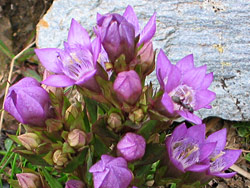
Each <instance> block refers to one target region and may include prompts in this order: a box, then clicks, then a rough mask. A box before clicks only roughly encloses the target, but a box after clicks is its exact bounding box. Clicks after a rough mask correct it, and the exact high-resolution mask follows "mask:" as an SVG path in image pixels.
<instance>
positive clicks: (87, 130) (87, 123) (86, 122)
mask: <svg viewBox="0 0 250 188" xmlns="http://www.w3.org/2000/svg"><path fill="white" fill-rule="evenodd" d="M85 107H86V106H85ZM83 122H84V128H85V129H84V130H85V131H86V132H87V133H89V132H90V125H89V118H88V115H87V108H84V110H83Z"/></svg>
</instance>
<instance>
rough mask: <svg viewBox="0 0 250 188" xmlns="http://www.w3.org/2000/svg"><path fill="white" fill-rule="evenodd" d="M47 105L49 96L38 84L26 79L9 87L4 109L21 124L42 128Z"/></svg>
mask: <svg viewBox="0 0 250 188" xmlns="http://www.w3.org/2000/svg"><path fill="white" fill-rule="evenodd" d="M49 103H50V99H49V94H48V93H47V92H46V91H45V90H44V89H43V88H42V87H41V86H40V84H39V82H37V81H36V80H35V79H34V78H29V77H26V78H23V79H22V80H20V81H19V82H17V83H16V84H14V85H13V86H11V87H10V89H9V93H8V95H7V97H6V100H5V102H4V109H5V110H6V111H7V112H9V113H10V114H11V115H12V116H14V117H15V118H16V119H17V120H18V121H19V122H21V123H23V124H29V125H34V126H44V125H45V120H46V119H47V117H48V115H49V113H48V111H49Z"/></svg>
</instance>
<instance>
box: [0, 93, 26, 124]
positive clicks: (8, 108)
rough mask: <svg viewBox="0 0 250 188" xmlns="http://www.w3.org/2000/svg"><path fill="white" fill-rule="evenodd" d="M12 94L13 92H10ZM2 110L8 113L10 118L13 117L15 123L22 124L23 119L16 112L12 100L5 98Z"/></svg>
mask: <svg viewBox="0 0 250 188" xmlns="http://www.w3.org/2000/svg"><path fill="white" fill-rule="evenodd" d="M12 92H15V91H12ZM14 94H15V93H14ZM4 110H5V111H7V112H9V113H10V114H11V115H12V116H14V117H15V118H16V120H17V121H19V122H21V123H24V121H23V118H22V117H21V115H20V114H19V112H18V111H17V109H16V106H15V104H14V102H13V100H12V98H10V97H7V98H6V100H5V102H4Z"/></svg>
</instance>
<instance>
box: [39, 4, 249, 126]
mask: <svg viewBox="0 0 250 188" xmlns="http://www.w3.org/2000/svg"><path fill="white" fill-rule="evenodd" d="M128 4H130V5H131V6H133V7H134V10H135V12H136V14H137V16H138V18H139V20H140V21H141V27H143V26H144V25H145V23H146V22H147V21H148V20H149V18H150V16H151V15H152V14H153V13H154V12H155V11H156V12H157V32H156V35H155V37H154V39H153V41H154V46H155V48H157V49H160V48H163V49H164V51H165V52H166V54H167V55H168V57H169V59H170V60H171V61H172V62H177V61H178V60H179V59H181V58H182V57H184V56H185V55H188V54H190V53H193V54H194V58H195V65H196V66H201V65H204V64H207V67H208V71H209V72H210V71H213V72H214V76H215V79H214V82H213V84H212V85H211V90H213V91H214V92H216V94H217V99H216V100H215V101H214V102H213V103H212V106H213V108H212V109H211V110H206V109H204V110H200V111H199V112H198V114H199V115H200V116H202V118H205V117H208V116H217V117H221V118H224V119H228V120H241V121H249V120H250V107H249V104H250V97H249V90H250V78H249V77H250V66H249V65H248V63H249V60H250V56H249V55H250V45H249V44H250V2H249V0H217V1H214V0H171V1H170V0H141V1H134V0H127V1H121V0H103V1H101V0H84V1H82V0H57V1H54V3H53V5H52V7H51V8H50V10H49V11H48V13H47V14H46V15H45V16H44V17H43V19H42V20H41V21H40V23H39V24H38V26H37V31H38V35H37V45H38V46H39V47H40V48H45V47H62V44H63V43H62V42H63V41H64V40H66V38H67V30H68V28H69V26H70V21H71V18H75V19H76V20H77V21H79V22H80V23H81V24H82V25H83V27H85V28H86V29H87V30H88V31H89V32H92V31H91V30H92V28H93V26H95V23H96V13H97V12H99V13H101V14H104V13H108V12H118V13H123V11H124V10H125V8H126V6H127V5H128ZM92 34H93V33H92ZM149 80H150V81H152V82H153V84H154V86H155V87H158V82H157V79H156V76H155V73H152V74H151V75H150V76H149Z"/></svg>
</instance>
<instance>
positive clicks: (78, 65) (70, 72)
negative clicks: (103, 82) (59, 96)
mask: <svg viewBox="0 0 250 188" xmlns="http://www.w3.org/2000/svg"><path fill="white" fill-rule="evenodd" d="M100 51H101V42H100V39H99V38H96V39H95V40H93V41H92V42H91V40H90V38H89V35H88V33H87V31H86V30H85V29H84V28H83V27H82V26H81V25H80V24H79V23H78V22H77V21H75V20H74V19H72V21H71V26H70V29H69V33H68V42H65V43H64V50H61V49H57V48H43V49H36V50H35V52H36V55H37V56H38V58H39V60H40V61H41V63H42V64H43V66H44V67H45V68H46V69H47V70H49V71H51V72H54V73H55V74H54V75H51V76H50V77H48V78H47V79H46V80H44V81H43V82H42V83H43V84H46V85H49V86H54V87H67V86H71V85H74V84H76V85H81V86H83V87H86V88H88V89H90V90H92V91H96V92H99V91H100V89H99V87H98V84H97V82H96V80H95V78H94V76H95V75H96V74H98V72H99V66H98V63H97V59H98V56H99V53H100Z"/></svg>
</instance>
